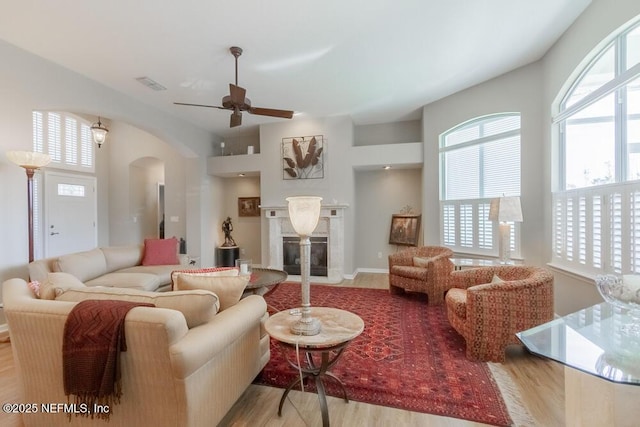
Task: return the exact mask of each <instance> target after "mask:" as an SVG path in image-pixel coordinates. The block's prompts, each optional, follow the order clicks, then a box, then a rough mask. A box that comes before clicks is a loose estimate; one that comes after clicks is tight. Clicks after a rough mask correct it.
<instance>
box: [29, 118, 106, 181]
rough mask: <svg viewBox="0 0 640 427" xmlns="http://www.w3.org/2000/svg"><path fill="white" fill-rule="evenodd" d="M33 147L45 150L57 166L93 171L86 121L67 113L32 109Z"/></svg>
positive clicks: (92, 153)
mask: <svg viewBox="0 0 640 427" xmlns="http://www.w3.org/2000/svg"><path fill="white" fill-rule="evenodd" d="M32 120H33V150H34V151H37V152H40V153H48V154H49V155H50V156H51V160H52V164H51V165H50V166H54V167H56V168H60V169H67V170H75V171H82V172H94V171H95V169H94V160H93V159H94V149H95V144H94V143H93V138H92V136H91V129H90V125H91V124H90V123H89V122H88V121H86V120H84V119H82V118H80V117H77V116H74V115H73V114H70V113H61V112H42V111H34V112H33V113H32Z"/></svg>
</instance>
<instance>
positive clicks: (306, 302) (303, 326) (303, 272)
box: [287, 196, 322, 335]
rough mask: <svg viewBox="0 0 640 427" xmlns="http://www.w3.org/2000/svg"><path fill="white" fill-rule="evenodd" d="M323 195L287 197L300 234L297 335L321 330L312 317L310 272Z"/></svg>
mask: <svg viewBox="0 0 640 427" xmlns="http://www.w3.org/2000/svg"><path fill="white" fill-rule="evenodd" d="M321 200H322V197H315V196H297V197H287V202H289V219H290V220H291V225H292V226H293V229H294V230H295V231H296V233H298V236H300V279H301V285H302V307H301V309H302V310H301V311H302V317H301V318H300V320H298V321H297V322H296V323H294V324H293V325H292V326H291V333H293V334H296V335H317V334H318V333H319V332H320V321H319V320H318V319H315V318H313V317H311V295H310V294H311V289H310V284H309V276H310V274H309V272H310V269H311V259H310V258H311V257H310V255H311V241H310V240H309V236H310V235H311V234H312V233H313V230H315V228H316V226H317V225H318V219H319V218H320V201H321Z"/></svg>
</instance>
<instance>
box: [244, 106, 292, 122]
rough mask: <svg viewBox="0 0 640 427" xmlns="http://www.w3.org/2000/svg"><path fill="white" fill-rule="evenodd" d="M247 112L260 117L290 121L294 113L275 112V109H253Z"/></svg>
mask: <svg viewBox="0 0 640 427" xmlns="http://www.w3.org/2000/svg"><path fill="white" fill-rule="evenodd" d="M247 111H249V113H251V114H257V115H259V116H270V117H280V118H282V119H290V118H292V117H293V111H289V110H275V109H273V108H260V107H251V108H249V109H248V110H247Z"/></svg>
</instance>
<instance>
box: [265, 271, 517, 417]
mask: <svg viewBox="0 0 640 427" xmlns="http://www.w3.org/2000/svg"><path fill="white" fill-rule="evenodd" d="M265 299H266V300H267V303H268V304H269V306H270V309H276V310H284V309H288V308H292V307H298V306H299V305H300V284H296V283H282V284H281V285H279V286H277V287H276V288H275V289H274V290H272V291H271V292H269V293H268V294H266V295H265ZM311 304H312V305H313V306H325V307H335V308H341V309H344V310H348V311H351V312H353V313H356V314H357V315H359V316H360V317H361V318H362V319H363V320H364V323H365V329H364V332H363V333H362V334H361V335H360V336H359V337H358V338H356V339H355V340H354V341H353V342H352V343H351V344H350V345H349V347H348V348H347V350H346V351H345V353H344V354H343V356H342V359H340V361H339V362H338V364H337V365H336V366H335V367H334V368H333V369H332V373H333V374H335V375H336V376H337V377H338V378H340V379H341V380H342V381H343V382H344V384H345V386H346V389H347V393H348V395H349V398H350V399H353V400H356V401H360V402H365V403H372V404H375V405H383V406H390V407H394V408H400V409H406V410H409V411H415V412H424V413H430V414H435V415H442V416H447V417H454V418H461V419H466V420H471V421H475V422H481V423H486V424H493V425H499V426H509V425H512V424H513V421H512V419H511V417H510V416H509V412H508V410H507V407H506V405H505V402H504V400H503V399H502V397H501V394H500V389H499V387H498V386H497V384H496V382H495V380H494V378H493V376H492V374H491V371H490V369H489V366H488V365H487V364H486V363H481V362H470V361H468V360H467V359H466V357H465V344H464V340H463V338H462V337H461V336H459V335H458V334H457V333H456V332H455V331H454V330H453V329H452V328H451V326H449V322H448V321H447V318H446V313H445V308H444V307H443V306H435V307H430V306H427V304H426V299H425V297H424V295H421V294H405V295H391V294H390V293H389V292H388V291H387V290H386V289H361V288H344V287H336V286H323V285H312V289H311ZM296 375H297V373H296V371H294V370H293V368H292V367H291V366H290V365H289V364H288V363H287V361H286V358H285V357H284V355H283V349H282V347H281V346H280V345H279V344H278V342H277V341H276V340H271V360H270V361H269V363H268V364H267V366H266V367H265V368H264V370H263V371H262V374H261V375H260V376H259V378H258V379H257V380H256V383H257V384H262V385H269V386H274V387H280V388H285V387H286V386H287V385H288V384H289V383H290V382H291V381H292V380H293V379H294V378H296ZM325 385H326V391H327V394H328V395H331V396H338V397H341V393H340V390H339V388H338V387H337V386H335V385H334V384H333V382H332V381H327V382H325ZM305 390H313V385H312V382H309V384H308V385H307V386H305Z"/></svg>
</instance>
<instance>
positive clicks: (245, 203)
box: [238, 197, 260, 216]
mask: <svg viewBox="0 0 640 427" xmlns="http://www.w3.org/2000/svg"><path fill="white" fill-rule="evenodd" d="M238 216H260V197H238Z"/></svg>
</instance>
